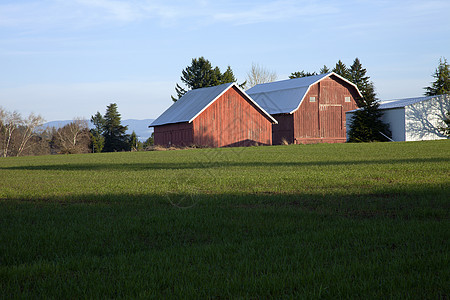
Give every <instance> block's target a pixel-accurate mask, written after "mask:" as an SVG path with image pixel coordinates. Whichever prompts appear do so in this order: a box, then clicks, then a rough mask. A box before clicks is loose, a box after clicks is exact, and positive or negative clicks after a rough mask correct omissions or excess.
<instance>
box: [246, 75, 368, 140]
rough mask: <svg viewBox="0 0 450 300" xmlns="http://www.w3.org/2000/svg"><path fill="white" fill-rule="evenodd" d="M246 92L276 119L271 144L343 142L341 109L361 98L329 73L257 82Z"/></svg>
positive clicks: (337, 77) (344, 136)
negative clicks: (258, 83)
mask: <svg viewBox="0 0 450 300" xmlns="http://www.w3.org/2000/svg"><path fill="white" fill-rule="evenodd" d="M247 93H248V94H249V95H250V96H251V97H252V98H253V99H255V101H256V102H258V103H259V104H260V105H261V106H262V107H263V108H264V109H265V110H267V111H268V112H269V113H270V114H272V116H274V117H275V119H277V120H278V125H275V126H273V129H272V131H273V136H272V141H273V143H274V144H280V143H282V142H283V140H286V141H287V142H289V143H296V144H300V143H302V144H303V143H318V142H328V143H330V142H331V143H334V142H345V140H346V126H345V120H346V119H345V112H346V111H348V110H352V109H355V108H356V107H357V104H356V100H357V99H358V98H360V97H362V95H361V93H360V92H359V90H358V88H357V87H356V85H355V84H353V83H352V82H350V81H348V80H347V79H345V78H343V77H341V76H339V75H337V74H335V73H333V72H331V73H327V74H320V75H315V76H308V77H302V78H295V79H289V80H283V81H278V82H271V83H265V84H260V85H257V86H255V87H253V88H251V89H249V90H248V91H247Z"/></svg>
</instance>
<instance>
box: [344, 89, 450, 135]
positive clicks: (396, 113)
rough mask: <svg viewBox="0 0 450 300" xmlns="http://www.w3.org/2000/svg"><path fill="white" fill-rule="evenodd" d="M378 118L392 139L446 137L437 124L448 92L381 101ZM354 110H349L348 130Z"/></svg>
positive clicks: (449, 106) (440, 122)
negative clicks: (387, 125) (387, 126)
mask: <svg viewBox="0 0 450 300" xmlns="http://www.w3.org/2000/svg"><path fill="white" fill-rule="evenodd" d="M379 108H380V110H381V111H382V113H383V115H382V117H381V120H382V121H383V122H385V123H387V124H389V126H390V130H391V132H392V140H394V141H396V142H400V141H422V140H437V139H445V138H447V137H446V136H445V135H444V134H443V133H442V132H441V131H440V130H439V128H440V127H441V126H443V119H444V117H445V114H446V112H448V111H449V110H450V95H440V96H428V97H419V98H408V99H400V100H389V101H380V106H379ZM354 112H355V110H353V111H348V112H347V113H346V114H347V120H349V122H348V124H347V130H349V127H350V125H351V119H352V116H353V113H354Z"/></svg>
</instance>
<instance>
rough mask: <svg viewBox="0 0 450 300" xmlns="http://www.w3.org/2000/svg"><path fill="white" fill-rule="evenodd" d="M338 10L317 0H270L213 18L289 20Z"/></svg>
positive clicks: (238, 22)
mask: <svg viewBox="0 0 450 300" xmlns="http://www.w3.org/2000/svg"><path fill="white" fill-rule="evenodd" d="M337 12H339V9H338V7H337V6H334V5H330V4H326V3H325V2H321V3H318V2H317V1H270V2H267V3H265V4H256V5H255V4H253V5H251V6H247V7H246V8H245V9H241V10H239V11H235V10H229V11H225V12H218V13H215V14H214V15H213V17H214V19H215V20H217V21H222V22H231V23H234V24H236V25H241V24H253V23H263V22H272V21H280V20H289V19H293V18H296V17H308V18H313V17H316V16H319V15H326V14H333V13H337Z"/></svg>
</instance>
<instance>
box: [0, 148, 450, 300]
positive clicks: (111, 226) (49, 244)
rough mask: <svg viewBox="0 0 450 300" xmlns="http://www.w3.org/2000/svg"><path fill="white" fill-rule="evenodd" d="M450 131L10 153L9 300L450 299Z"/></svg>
mask: <svg viewBox="0 0 450 300" xmlns="http://www.w3.org/2000/svg"><path fill="white" fill-rule="evenodd" d="M449 199H450V140H445V141H431V142H414V143H368V144H336V145H333V144H329V145H327V144H322V145H290V146H271V147H250V148H225V149H193V150H182V151H155V152H136V153H108V154H87V155H70V156H44V157H20V158H2V159H0V228H1V230H0V299H10V298H100V297H102V298H150V297H154V298H162V297H165V298H167V297H168V298H206V297H207V298H222V299H223V298H239V297H241V298H319V297H323V298H395V299H397V298H414V299H448V297H449V295H450V243H449V241H450V200H449Z"/></svg>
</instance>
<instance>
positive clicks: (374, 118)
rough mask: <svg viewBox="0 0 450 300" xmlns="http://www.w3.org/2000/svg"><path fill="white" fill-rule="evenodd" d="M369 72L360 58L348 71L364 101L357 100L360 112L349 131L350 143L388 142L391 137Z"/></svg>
mask: <svg viewBox="0 0 450 300" xmlns="http://www.w3.org/2000/svg"><path fill="white" fill-rule="evenodd" d="M366 73H367V70H366V69H364V68H363V67H362V65H361V62H360V61H359V59H358V58H355V60H354V62H353V64H352V65H351V67H350V69H349V70H348V75H347V76H348V77H349V80H350V81H352V82H353V83H354V84H356V86H357V87H358V89H359V91H360V92H361V94H362V99H356V101H357V103H358V106H359V107H361V109H360V110H357V111H355V113H354V114H353V120H352V123H351V126H350V131H349V133H348V134H349V142H373V141H386V140H387V138H386V137H385V136H390V135H391V132H390V130H389V125H387V124H385V123H383V122H382V121H381V116H382V113H381V111H380V109H379V103H378V102H377V97H376V93H375V87H374V85H373V82H371V81H370V77H369V76H366Z"/></svg>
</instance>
